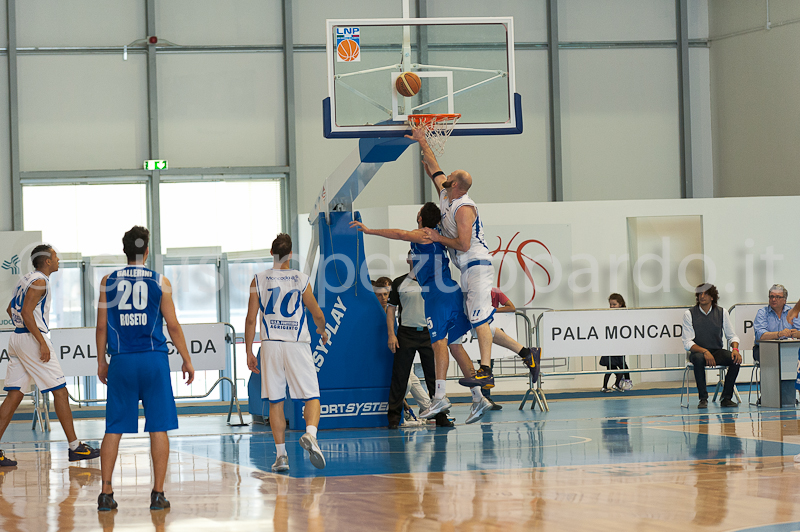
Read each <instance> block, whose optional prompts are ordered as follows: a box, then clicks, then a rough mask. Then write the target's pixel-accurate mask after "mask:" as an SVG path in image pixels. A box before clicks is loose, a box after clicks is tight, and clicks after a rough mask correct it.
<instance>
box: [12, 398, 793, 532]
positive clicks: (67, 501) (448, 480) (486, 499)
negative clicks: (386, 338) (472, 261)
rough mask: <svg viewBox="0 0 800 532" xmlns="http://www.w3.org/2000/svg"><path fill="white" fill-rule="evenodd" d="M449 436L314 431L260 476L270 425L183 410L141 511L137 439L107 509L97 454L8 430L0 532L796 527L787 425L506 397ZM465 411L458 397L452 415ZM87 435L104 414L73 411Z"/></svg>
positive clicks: (712, 412)
mask: <svg viewBox="0 0 800 532" xmlns="http://www.w3.org/2000/svg"><path fill="white" fill-rule="evenodd" d="M504 406H505V408H504V409H503V410H502V411H500V412H491V413H490V414H487V416H486V417H485V418H484V420H483V422H482V423H479V424H475V425H463V424H460V425H458V426H457V427H456V428H454V429H435V428H419V429H408V430H399V431H391V432H390V431H388V430H386V429H372V430H339V431H323V432H321V433H320V445H321V447H322V449H323V451H325V453H326V456H327V459H328V467H327V468H326V469H325V470H322V471H318V470H316V469H314V468H313V467H312V466H311V465H310V463H309V462H308V460H307V459H306V458H305V456H304V455H303V451H302V449H301V448H300V447H299V445H298V444H297V439H298V437H299V435H300V434H299V433H297V432H291V433H290V434H289V439H288V441H287V449H288V451H289V454H290V466H291V470H290V471H289V474H288V475H276V474H272V473H271V472H270V471H269V470H270V465H271V464H272V462H273V461H274V459H275V450H274V446H273V444H272V439H271V437H270V434H269V431H268V429H265V428H264V427H261V426H252V427H240V428H233V427H227V426H226V425H225V423H224V418H222V417H220V416H208V417H199V416H197V417H182V418H181V428H180V429H179V430H178V431H175V433H174V434H173V435H172V452H171V456H170V469H169V474H168V478H167V485H166V493H167V496H168V498H169V499H170V501H171V503H172V506H173V507H172V509H171V510H169V511H162V512H151V511H149V510H148V506H149V493H150V489H151V467H150V460H149V456H148V451H149V444H148V440H147V438H146V437H141V436H140V437H129V438H125V439H123V444H122V446H121V447H120V459H119V463H118V468H117V471H116V473H115V478H114V484H115V492H116V499H117V501H118V502H119V506H120V507H119V509H118V510H116V511H114V512H105V513H98V512H97V510H96V498H97V494H98V493H99V489H100V471H99V460H93V461H90V462H82V463H77V464H75V463H69V462H68V461H67V455H66V453H67V447H66V443H65V442H64V441H63V433H62V432H61V431H60V428H59V426H58V424H57V423H54V424H53V430H52V432H50V433H48V434H41V433H40V432H38V431H32V430H30V425H29V423H14V424H12V426H11V427H10V429H9V431H8V432H7V434H6V436H5V437H4V441H3V442H2V448H3V449H4V450H5V451H6V453H7V454H8V455H9V456H11V457H13V458H14V459H16V460H18V461H19V465H18V466H17V467H16V468H3V469H0V529H2V530H3V531H6V532H15V531H37V532H38V531H47V530H63V531H71V530H75V531H81V532H83V531H89V530H118V531H133V530H157V531H160V530H169V531H192V532H202V531H215V532H217V531H227V530H236V531H246V530H279V531H282V530H298V531H299V530H311V531H322V530H328V531H332V530H347V531H352V530H380V531H383V530H397V531H400V530H403V531H415V530H420V531H422V530H425V531H427V530H442V531H450V530H452V531H456V530H458V531H485V530H501V531H503V532H508V531H513V530H570V531H575V530H637V531H638V530H644V531H650V530H652V531H660V530H664V531H668V530H675V531H681V532H686V531H692V530H702V531H714V530H760V531H767V530H769V531H792V530H800V466H796V465H795V463H794V461H793V457H794V455H795V454H798V453H800V419H798V416H797V411H795V410H793V409H785V410H776V409H758V408H756V407H750V406H746V405H742V406H741V407H740V408H738V409H724V410H723V409H720V408H719V407H718V406H716V405H714V404H712V405H711V407H710V408H709V409H708V411H707V412H704V413H700V412H701V411H698V410H696V409H695V408H694V406H693V407H692V408H691V409H689V410H687V409H681V408H680V406H679V405H678V398H677V397H675V396H671V397H624V398H623V397H619V396H617V397H614V398H613V399H612V398H607V397H606V398H603V399H587V400H580V401H558V402H555V401H554V402H551V409H552V410H551V412H549V413H546V414H543V413H541V412H538V411H537V412H531V411H530V410H527V409H526V410H524V411H519V410H518V409H517V408H516V405H515V404H510V403H506V404H505V405H504ZM453 412H454V414H455V415H456V418H457V419H458V420H463V419H464V417H465V416H466V413H467V406H456V407H455V408H454V410H453ZM76 428H77V430H78V431H79V435H80V436H81V437H82V438H83V439H86V440H88V441H94V440H96V439H99V438H100V437H102V431H103V423H102V421H95V420H79V421H76Z"/></svg>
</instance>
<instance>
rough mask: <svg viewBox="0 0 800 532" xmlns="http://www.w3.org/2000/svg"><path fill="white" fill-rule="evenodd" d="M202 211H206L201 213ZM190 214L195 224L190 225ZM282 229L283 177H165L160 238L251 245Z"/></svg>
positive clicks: (239, 247)
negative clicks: (168, 180)
mask: <svg viewBox="0 0 800 532" xmlns="http://www.w3.org/2000/svg"><path fill="white" fill-rule="evenodd" d="M198 213H202V215H198ZM187 220H191V226H190V227H191V230H190V231H187V230H186V229H187V225H186V223H187ZM280 230H281V193H280V182H279V181H274V180H273V181H233V182H230V181H229V182H223V181H218V182H213V183H164V184H162V185H161V244H162V250H164V252H166V250H167V248H185V247H207V246H220V247H221V248H222V251H223V252H226V251H248V250H252V249H265V248H268V247H269V246H270V244H271V243H272V241H273V240H274V239H275V236H277V234H278V233H279V232H280Z"/></svg>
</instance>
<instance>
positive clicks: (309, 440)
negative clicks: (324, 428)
mask: <svg viewBox="0 0 800 532" xmlns="http://www.w3.org/2000/svg"><path fill="white" fill-rule="evenodd" d="M300 447H302V448H303V449H305V450H306V451H308V459H309V460H311V465H313V466H314V467H316V468H317V469H325V457H324V456H322V449H320V448H319V445H317V439H316V438H315V437H314V436H312V435H311V434H309V433H308V432H306V433H305V434H303V435H302V436H300Z"/></svg>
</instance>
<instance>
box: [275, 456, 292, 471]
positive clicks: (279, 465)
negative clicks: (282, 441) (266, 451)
mask: <svg viewBox="0 0 800 532" xmlns="http://www.w3.org/2000/svg"><path fill="white" fill-rule="evenodd" d="M281 471H289V457H288V456H286V455H285V454H282V455H280V456H279V457H278V459H277V460H275V463H274V464H272V472H273V473H280V472H281Z"/></svg>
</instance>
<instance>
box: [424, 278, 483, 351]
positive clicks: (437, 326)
mask: <svg viewBox="0 0 800 532" xmlns="http://www.w3.org/2000/svg"><path fill="white" fill-rule="evenodd" d="M422 294H423V299H424V300H425V317H426V318H427V320H428V332H429V333H430V335H431V342H437V341H439V340H441V339H442V338H447V343H448V345H449V344H452V343H454V342H456V341H458V340H459V339H461V337H462V336H464V335H465V334H467V332H469V330H470V329H471V328H472V325H470V323H469V318H467V316H466V314H464V296H463V295H462V294H461V290H460V289H458V287H456V289H455V290H454V291H452V292H441V291H439V290H431V291H429V292H422Z"/></svg>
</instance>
